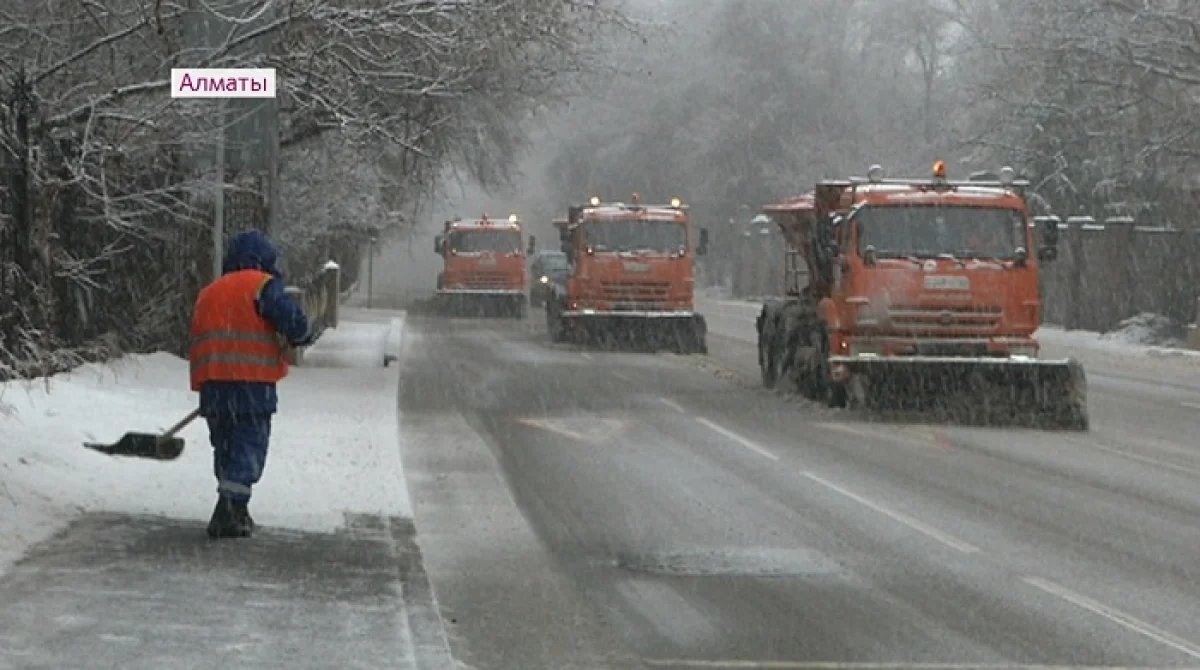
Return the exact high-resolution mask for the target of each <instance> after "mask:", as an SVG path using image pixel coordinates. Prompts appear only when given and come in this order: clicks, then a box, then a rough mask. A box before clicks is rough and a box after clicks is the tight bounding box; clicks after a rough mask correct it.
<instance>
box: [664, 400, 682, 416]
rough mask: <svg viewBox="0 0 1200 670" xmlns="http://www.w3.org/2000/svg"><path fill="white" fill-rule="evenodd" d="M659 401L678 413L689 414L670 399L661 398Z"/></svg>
mask: <svg viewBox="0 0 1200 670" xmlns="http://www.w3.org/2000/svg"><path fill="white" fill-rule="evenodd" d="M658 401H659V402H661V403H662V404H664V405H666V406H667V407H670V408H671V409H673V410H675V411H676V412H679V413H680V414H687V410H686V409H684V408H683V407H682V406H681V405H680V404H679V403H677V402H675V401H674V400H671V399H670V398H659V399H658Z"/></svg>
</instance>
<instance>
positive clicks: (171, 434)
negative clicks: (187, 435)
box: [159, 407, 200, 440]
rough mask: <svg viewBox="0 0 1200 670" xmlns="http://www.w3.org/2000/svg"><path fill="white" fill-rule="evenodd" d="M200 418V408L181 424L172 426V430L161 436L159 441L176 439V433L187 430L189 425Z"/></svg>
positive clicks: (193, 411)
mask: <svg viewBox="0 0 1200 670" xmlns="http://www.w3.org/2000/svg"><path fill="white" fill-rule="evenodd" d="M198 416H200V408H199V407H197V408H196V409H194V410H192V412H191V414H188V415H187V416H185V417H183V420H181V421H180V422H179V423H177V424H175V425H174V426H171V428H170V430H168V431H167V432H165V433H163V434H162V435H160V436H159V440H169V439H171V438H172V437H175V433H178V432H179V431H181V430H183V429H184V428H186V427H187V425H188V424H189V423H191V422H193V421H195V420H196V417H198Z"/></svg>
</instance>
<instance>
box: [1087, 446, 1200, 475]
mask: <svg viewBox="0 0 1200 670" xmlns="http://www.w3.org/2000/svg"><path fill="white" fill-rule="evenodd" d="M1067 439H1068V440H1069V441H1070V442H1071V443H1073V444H1078V445H1079V446H1081V447H1086V448H1088V449H1095V450H1097V451H1103V452H1105V453H1109V454H1113V455H1115V456H1122V457H1124V458H1128V459H1129V460H1131V461H1138V462H1140V463H1145V464H1147V465H1154V466H1157V467H1160V468H1164V469H1166V470H1174V471H1176V472H1182V473H1184V474H1189V475H1200V468H1193V467H1189V466H1187V465H1180V464H1178V463H1172V462H1170V461H1163V460H1159V459H1157V458H1151V457H1149V456H1142V455H1140V454H1135V453H1132V452H1128V451H1125V450H1124V449H1114V448H1113V447H1106V446H1104V445H1103V444H1096V443H1094V442H1085V441H1083V440H1074V439H1070V438H1067Z"/></svg>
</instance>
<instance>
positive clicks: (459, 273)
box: [434, 214, 535, 318]
mask: <svg viewBox="0 0 1200 670" xmlns="http://www.w3.org/2000/svg"><path fill="white" fill-rule="evenodd" d="M534 242H535V241H534V238H533V237H532V236H530V238H529V248H530V250H532V249H533V245H534ZM434 252H435V253H437V254H438V255H440V256H441V257H442V263H443V268H442V272H441V274H439V275H438V280H437V294H436V296H435V300H436V304H437V307H438V308H439V309H440V310H441V311H444V312H447V313H451V314H463V313H466V314H491V313H500V314H507V315H510V316H513V317H516V318H524V317H525V312H526V307H527V305H528V302H527V297H526V290H527V287H528V284H529V282H528V274H529V273H528V270H527V269H526V267H525V256H526V253H527V251H526V250H525V248H524V247H523V246H522V237H521V222H520V220H519V219H518V218H517V216H516V215H515V214H514V215H512V216H510V217H508V220H507V221H492V220H491V219H489V218H488V217H487V215H486V214H485V215H483V217H482V218H480V219H477V220H474V221H461V220H459V221H447V222H445V226H444V228H443V231H442V234H441V235H438V236H437V238H436V239H435V240H434Z"/></svg>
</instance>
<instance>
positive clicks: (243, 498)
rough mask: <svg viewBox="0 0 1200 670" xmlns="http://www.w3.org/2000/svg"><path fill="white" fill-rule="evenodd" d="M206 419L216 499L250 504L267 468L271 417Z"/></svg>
mask: <svg viewBox="0 0 1200 670" xmlns="http://www.w3.org/2000/svg"><path fill="white" fill-rule="evenodd" d="M207 419H208V436H209V440H210V441H211V442H212V446H213V474H215V475H216V476H217V495H219V496H220V497H222V498H228V499H230V500H233V501H235V502H249V501H250V494H251V492H252V489H253V488H254V485H255V484H257V483H258V480H259V478H261V477H262V473H263V468H264V467H266V464H267V445H268V444H269V443H270V441H271V415H270V414H241V415H225V416H219V415H218V416H210V417H207Z"/></svg>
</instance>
